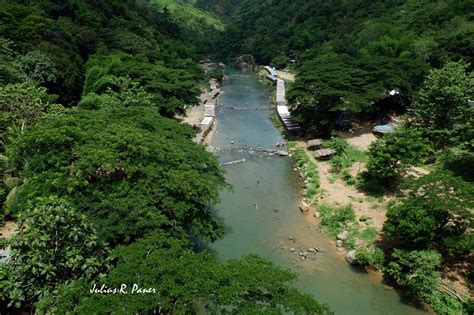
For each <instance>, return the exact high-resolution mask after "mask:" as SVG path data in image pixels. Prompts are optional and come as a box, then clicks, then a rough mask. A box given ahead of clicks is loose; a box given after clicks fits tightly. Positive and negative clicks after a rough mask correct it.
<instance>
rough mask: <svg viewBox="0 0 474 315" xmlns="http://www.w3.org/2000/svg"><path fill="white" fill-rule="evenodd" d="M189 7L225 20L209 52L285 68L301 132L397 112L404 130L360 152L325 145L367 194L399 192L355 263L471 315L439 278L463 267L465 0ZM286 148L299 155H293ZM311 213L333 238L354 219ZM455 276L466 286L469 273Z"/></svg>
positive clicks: (340, 144)
mask: <svg viewBox="0 0 474 315" xmlns="http://www.w3.org/2000/svg"><path fill="white" fill-rule="evenodd" d="M198 5H199V6H201V7H202V8H205V9H207V10H210V11H212V12H214V13H215V14H218V15H220V16H222V17H223V19H224V20H226V21H227V22H228V27H227V28H226V30H225V31H224V33H223V36H222V38H221V39H220V40H219V42H218V43H216V47H219V49H218V50H217V54H216V56H218V57H221V58H223V59H225V58H231V59H234V58H235V57H236V56H238V55H240V54H252V55H253V56H254V57H255V59H256V61H257V63H259V64H270V65H272V66H275V67H278V68H285V67H291V68H293V65H295V69H296V72H297V74H298V75H297V79H296V82H295V83H294V84H292V85H290V90H289V93H288V100H289V103H290V106H291V107H292V109H293V116H294V119H295V120H297V121H298V122H300V123H301V124H302V126H303V128H304V131H305V132H306V134H307V135H311V136H314V135H322V136H325V135H326V136H327V135H330V134H331V131H332V130H333V129H335V128H340V127H347V125H348V122H350V121H353V122H354V121H355V122H358V121H365V120H368V119H377V120H380V119H381V117H384V116H385V115H386V114H387V113H390V114H391V113H392V112H396V113H397V114H405V117H404V123H403V127H402V128H401V129H400V130H399V131H397V132H395V133H393V134H389V135H385V136H384V137H383V138H381V139H379V140H377V141H375V142H374V143H373V144H372V145H371V147H370V149H369V151H368V152H367V156H364V155H363V154H358V153H357V152H350V150H351V148H350V147H349V146H347V144H346V143H344V141H342V140H340V139H337V138H332V139H331V140H329V141H327V142H326V143H325V145H326V147H330V148H334V149H335V150H336V151H337V152H336V154H335V156H334V157H333V158H332V159H331V161H330V165H331V171H332V172H333V173H334V174H335V176H336V175H342V178H343V179H344V180H345V181H346V182H347V183H348V184H357V188H359V189H361V190H363V191H365V192H366V193H370V194H378V195H379V196H381V195H383V194H386V193H387V192H390V193H391V194H392V196H393V194H396V196H397V197H399V198H398V199H396V200H395V201H394V202H393V204H391V205H390V207H389V209H388V212H387V221H386V223H385V225H384V234H383V235H382V237H381V240H380V244H368V246H366V247H360V248H357V251H358V255H357V257H358V260H359V262H361V263H363V264H365V265H370V266H375V267H377V268H378V269H382V270H383V271H384V273H385V275H386V276H387V278H388V279H391V280H392V281H394V282H395V283H397V284H398V285H400V286H403V287H405V288H407V289H408V290H409V291H411V292H413V293H415V294H416V295H418V296H420V297H422V298H423V299H424V300H426V301H428V302H429V303H430V304H431V305H433V307H434V309H435V310H436V311H437V312H439V313H442V314H451V313H461V312H464V313H470V312H472V306H471V308H470V306H469V305H468V304H469V303H468V302H467V301H468V299H467V298H466V297H459V296H456V294H454V295H453V292H454V291H452V288H447V287H446V285H445V284H444V283H443V281H442V277H443V274H442V270H446V269H449V266H448V265H449V262H451V263H452V262H453V261H463V262H464V263H466V264H469V263H470V260H469V258H466V257H469V256H470V255H472V251H473V249H474V240H473V238H472V230H473V226H472V222H473V219H472V209H473V204H472V202H473V197H472V196H473V193H472V187H473V183H472V181H473V178H474V175H473V173H472V170H473V167H472V165H473V163H474V142H473V141H474V140H473V139H474V138H473V122H474V105H473V100H474V90H473V88H474V77H473V75H472V67H473V62H474V55H473V51H474V41H473V38H474V22H473V21H472V14H471V12H472V11H473V10H474V7H473V4H472V2H469V1H453V0H448V1H430V0H423V1H415V0H408V1H399V0H391V1H357V0H354V1H329V0H328V1H303V0H296V1H280V0H279V1H277V0H268V1H263V0H259V1H255V0H248V1H226V0H200V1H198ZM295 155H296V158H297V160H298V161H299V162H298V163H299V164H302V163H304V158H303V157H302V156H303V154H301V152H296V154H295ZM355 160H359V161H361V162H363V163H365V166H366V171H365V172H363V173H362V174H360V176H358V177H357V178H353V177H352V176H351V175H350V173H349V172H348V171H347V170H348V167H349V166H350V165H351V164H352V163H353V161H355ZM301 161H302V162H301ZM424 164H425V165H426V164H432V165H430V167H429V174H422V175H417V177H414V176H413V174H416V172H417V170H416V169H414V168H413V167H414V166H422V165H424ZM425 173H426V172H425ZM321 215H322V218H323V220H322V221H323V222H324V225H325V227H326V229H327V230H328V232H329V233H330V234H332V235H333V236H334V233H336V231H337V232H339V231H340V229H341V224H342V225H344V224H345V221H347V222H349V223H350V222H351V221H354V220H352V219H351V218H350V216H349V215H350V211H349V210H348V209H331V208H329V207H326V206H322V207H321ZM339 216H341V218H343V219H344V222H341V221H340V217H339ZM344 228H346V229H349V228H350V224H349V226H344ZM379 245H381V246H380V247H379ZM466 259H467V260H466ZM463 276H466V275H463ZM466 281H467V282H468V286H471V289H472V277H471V280H470V281H471V282H469V279H467V280H466Z"/></svg>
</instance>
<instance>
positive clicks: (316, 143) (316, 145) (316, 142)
mask: <svg viewBox="0 0 474 315" xmlns="http://www.w3.org/2000/svg"><path fill="white" fill-rule="evenodd" d="M321 144H323V139H313V140H309V141H308V142H307V144H306V148H307V149H308V150H317V149H320V148H321Z"/></svg>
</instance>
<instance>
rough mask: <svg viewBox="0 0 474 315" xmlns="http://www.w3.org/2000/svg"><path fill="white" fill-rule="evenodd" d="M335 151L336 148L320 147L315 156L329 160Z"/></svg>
mask: <svg viewBox="0 0 474 315" xmlns="http://www.w3.org/2000/svg"><path fill="white" fill-rule="evenodd" d="M335 153H336V150H334V149H320V150H316V152H314V157H315V158H317V159H318V160H329V159H330V158H331V157H332V156H333V155H334V154H335Z"/></svg>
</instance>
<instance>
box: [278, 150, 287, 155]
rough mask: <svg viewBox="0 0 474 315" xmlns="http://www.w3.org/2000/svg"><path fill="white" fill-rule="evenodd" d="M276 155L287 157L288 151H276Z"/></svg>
mask: <svg viewBox="0 0 474 315" xmlns="http://www.w3.org/2000/svg"><path fill="white" fill-rule="evenodd" d="M276 154H277V155H279V156H288V151H283V150H278V151H277V152H276Z"/></svg>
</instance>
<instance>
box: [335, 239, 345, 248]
mask: <svg viewBox="0 0 474 315" xmlns="http://www.w3.org/2000/svg"><path fill="white" fill-rule="evenodd" d="M336 246H337V247H344V242H343V241H341V240H337V242H336Z"/></svg>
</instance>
